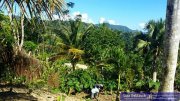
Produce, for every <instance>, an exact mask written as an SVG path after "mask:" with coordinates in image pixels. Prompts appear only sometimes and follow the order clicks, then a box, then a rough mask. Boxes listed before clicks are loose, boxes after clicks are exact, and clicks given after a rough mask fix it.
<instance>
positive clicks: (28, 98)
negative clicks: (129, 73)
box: [0, 85, 115, 101]
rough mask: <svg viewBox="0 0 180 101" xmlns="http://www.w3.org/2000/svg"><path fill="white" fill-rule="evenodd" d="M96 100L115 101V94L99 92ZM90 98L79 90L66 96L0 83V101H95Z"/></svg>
mask: <svg viewBox="0 0 180 101" xmlns="http://www.w3.org/2000/svg"><path fill="white" fill-rule="evenodd" d="M97 99H98V101H115V95H105V94H100V95H99V97H98V98H97ZM97 99H93V100H92V99H90V94H87V93H84V92H81V93H77V94H76V95H71V96H67V95H66V94H64V93H58V94H53V93H50V92H48V91H47V90H43V89H35V90H29V89H28V88H26V87H23V86H19V87H16V86H13V89H12V91H11V92H10V86H9V85H0V101H97Z"/></svg>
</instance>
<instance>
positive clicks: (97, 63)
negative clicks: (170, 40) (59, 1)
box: [0, 14, 180, 94]
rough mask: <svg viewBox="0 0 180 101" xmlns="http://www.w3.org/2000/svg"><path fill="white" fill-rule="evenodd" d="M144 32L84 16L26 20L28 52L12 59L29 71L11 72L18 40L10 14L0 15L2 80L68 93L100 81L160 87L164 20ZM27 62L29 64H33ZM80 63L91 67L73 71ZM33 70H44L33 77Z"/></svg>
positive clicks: (114, 86)
mask: <svg viewBox="0 0 180 101" xmlns="http://www.w3.org/2000/svg"><path fill="white" fill-rule="evenodd" d="M26 20H27V19H26ZM35 20H37V21H35ZM44 24H45V26H44ZM145 30H146V32H121V31H117V30H111V29H110V28H109V27H108V26H106V24H102V25H99V26H95V25H91V24H86V23H82V22H81V20H80V19H76V20H70V21H59V20H55V21H39V22H38V19H36V18H34V20H32V21H29V20H27V21H25V42H24V46H23V49H24V50H23V54H22V53H20V54H21V55H20V56H21V58H22V57H23V56H24V60H23V63H21V62H20V61H19V62H18V63H17V62H14V63H17V64H20V66H19V67H23V68H24V69H25V70H24V71H23V68H21V70H19V71H20V72H18V73H19V74H21V75H19V74H18V75H15V76H11V72H10V71H13V70H10V69H9V67H10V66H11V65H12V64H11V62H9V61H11V58H14V57H12V56H14V55H15V54H14V53H13V40H14V39H13V35H12V34H11V30H10V27H9V22H8V17H6V16H5V15H3V14H0V72H1V75H0V77H1V78H0V79H1V80H4V79H6V80H7V81H8V80H9V79H8V78H10V77H11V79H14V82H15V83H25V84H27V85H28V86H29V87H37V88H40V87H43V86H48V87H49V88H50V89H51V90H52V91H54V92H55V91H61V92H65V93H69V94H70V93H77V92H82V91H84V92H89V91H90V89H91V88H92V87H93V85H94V84H96V83H102V84H104V90H105V91H111V93H112V92H113V91H116V90H118V89H119V90H120V91H157V90H158V88H159V86H160V81H161V79H162V71H163V68H162V57H161V55H162V37H163V34H164V21H163V20H158V21H154V20H152V21H150V22H149V23H147V26H146V28H145ZM27 53H29V55H27ZM24 54H25V55H24ZM20 56H19V57H20ZM34 58H36V59H34ZM8 59H9V60H8ZM26 63H30V66H29V65H27V64H26ZM65 63H71V64H72V67H73V65H74V68H73V70H74V71H72V68H70V67H68V66H65V65H64V64H65ZM78 63H79V64H85V65H87V66H88V69H75V65H76V64H78ZM178 63H179V62H178ZM17 64H16V65H17ZM35 64H37V65H35ZM39 64H40V65H39ZM16 65H15V66H16ZM32 65H35V66H32ZM28 66H29V67H28ZM17 67H18V66H17ZM27 68H28V69H27ZM26 70H28V71H29V72H27V71H26ZM154 70H156V71H157V81H156V82H154V81H153V80H152V73H153V71H154ZM25 71H26V72H25ZM32 71H33V72H34V73H36V74H38V73H39V72H41V73H40V75H34V74H33V73H32ZM178 71H179V65H178V70H177V72H178ZM14 73H15V74H16V72H14ZM25 74H26V75H25ZM34 76H37V77H34ZM15 78H16V79H15ZM179 85H180V75H179V74H178V73H177V74H176V80H175V87H176V88H175V89H178V90H179V89H180V87H179Z"/></svg>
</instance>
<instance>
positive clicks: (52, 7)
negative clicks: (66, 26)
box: [0, 0, 64, 50]
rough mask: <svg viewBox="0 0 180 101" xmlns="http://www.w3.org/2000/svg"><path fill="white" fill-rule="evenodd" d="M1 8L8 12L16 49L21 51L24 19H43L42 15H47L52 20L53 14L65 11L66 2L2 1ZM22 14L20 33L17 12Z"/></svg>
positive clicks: (47, 0) (55, 0)
mask: <svg viewBox="0 0 180 101" xmlns="http://www.w3.org/2000/svg"><path fill="white" fill-rule="evenodd" d="M0 4H1V5H0V7H4V8H5V10H7V11H8V14H9V18H10V22H11V28H12V34H13V36H14V39H15V47H16V48H18V49H19V50H21V48H22V46H23V43H24V17H26V18H29V17H31V18H33V17H35V16H36V17H37V16H38V17H41V15H44V14H45V15H47V17H48V18H50V19H52V16H53V14H54V13H55V12H56V13H57V12H59V13H61V12H62V11H63V9H64V8H63V6H64V0H1V1H0ZM17 8H19V10H20V11H19V12H20V13H21V32H20V33H19V31H18V25H17V23H15V22H17V20H16V17H15V15H16V12H18V11H16V10H18V9H17Z"/></svg>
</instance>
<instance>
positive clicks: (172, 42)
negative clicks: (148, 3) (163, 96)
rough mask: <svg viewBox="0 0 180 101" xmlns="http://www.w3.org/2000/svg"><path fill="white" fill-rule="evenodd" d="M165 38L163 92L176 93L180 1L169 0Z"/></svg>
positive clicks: (179, 37) (179, 38) (179, 36)
mask: <svg viewBox="0 0 180 101" xmlns="http://www.w3.org/2000/svg"><path fill="white" fill-rule="evenodd" d="M166 13H167V14H166V33H165V38H164V64H163V67H164V69H165V75H164V80H163V82H162V87H161V89H160V91H161V92H173V91H174V79H175V72H176V66H177V57H178V49H179V40H180V0H168V2H167V11H166Z"/></svg>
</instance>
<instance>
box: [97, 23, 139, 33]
mask: <svg viewBox="0 0 180 101" xmlns="http://www.w3.org/2000/svg"><path fill="white" fill-rule="evenodd" d="M96 25H99V24H96ZM106 26H108V27H109V28H111V29H113V30H118V31H122V32H136V31H137V30H132V29H130V28H128V27H127V26H123V25H111V24H109V23H106Z"/></svg>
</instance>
